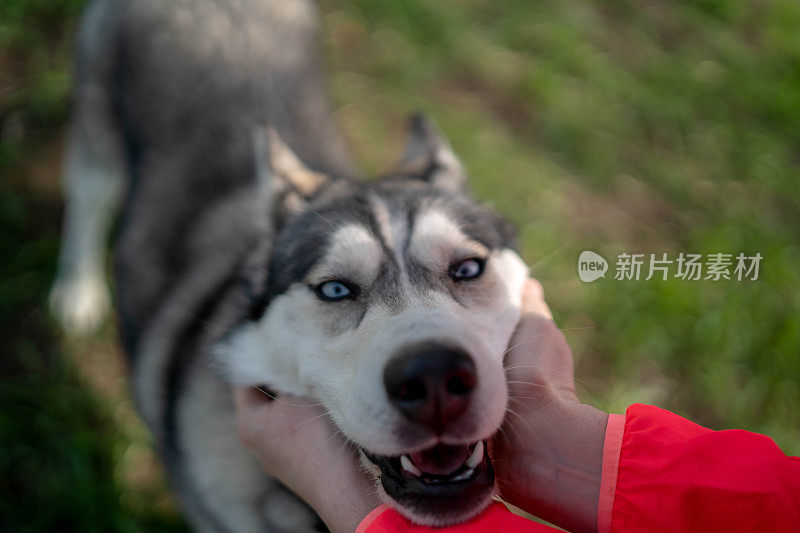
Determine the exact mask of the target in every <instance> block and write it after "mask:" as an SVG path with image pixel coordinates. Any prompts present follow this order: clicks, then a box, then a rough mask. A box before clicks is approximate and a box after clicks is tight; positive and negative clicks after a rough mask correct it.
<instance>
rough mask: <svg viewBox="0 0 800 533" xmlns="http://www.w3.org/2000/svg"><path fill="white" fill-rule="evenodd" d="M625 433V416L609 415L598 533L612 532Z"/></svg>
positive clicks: (598, 506)
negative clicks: (613, 510)
mask: <svg viewBox="0 0 800 533" xmlns="http://www.w3.org/2000/svg"><path fill="white" fill-rule="evenodd" d="M624 432H625V415H613V414H611V415H608V423H607V424H606V437H605V443H604V444H603V470H602V474H601V477H600V500H599V502H598V504H597V533H610V532H611V510H612V509H613V508H614V494H615V493H616V491H617V472H618V471H619V454H620V450H621V449H622V434H623V433H624Z"/></svg>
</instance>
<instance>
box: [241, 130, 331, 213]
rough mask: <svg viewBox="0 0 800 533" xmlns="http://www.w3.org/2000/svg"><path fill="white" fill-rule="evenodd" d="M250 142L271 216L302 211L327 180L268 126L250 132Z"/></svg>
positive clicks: (258, 181)
mask: <svg viewBox="0 0 800 533" xmlns="http://www.w3.org/2000/svg"><path fill="white" fill-rule="evenodd" d="M253 145H254V154H255V169H256V178H257V183H258V187H259V191H260V193H261V195H262V197H263V201H264V202H265V204H266V207H267V209H268V211H269V212H270V213H271V214H272V215H273V216H278V217H280V218H284V217H285V216H286V215H290V214H292V213H296V212H298V211H301V210H303V209H304V208H305V207H306V206H307V205H308V201H309V200H310V199H311V198H312V197H313V196H314V195H315V194H316V193H317V191H319V190H320V189H321V188H322V187H324V186H325V185H326V184H327V183H328V182H329V180H330V179H329V178H328V176H327V175H325V174H322V173H321V172H316V171H314V170H311V169H310V168H308V167H307V166H306V165H305V164H304V163H303V162H302V161H301V160H300V158H299V157H297V154H295V153H294V152H293V151H292V149H291V148H289V146H288V145H287V144H286V143H285V142H284V141H283V139H281V137H280V135H278V132H277V131H276V130H275V128H273V127H271V126H260V127H257V128H256V129H255V130H254V131H253Z"/></svg>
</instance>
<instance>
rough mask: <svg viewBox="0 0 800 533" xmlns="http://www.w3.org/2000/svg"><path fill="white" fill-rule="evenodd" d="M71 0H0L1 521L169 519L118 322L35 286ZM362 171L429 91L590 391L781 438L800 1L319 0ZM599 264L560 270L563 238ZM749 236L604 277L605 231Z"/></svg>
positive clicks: (678, 240)
mask: <svg viewBox="0 0 800 533" xmlns="http://www.w3.org/2000/svg"><path fill="white" fill-rule="evenodd" d="M83 3H84V2H83V1H82V0H3V1H2V2H0V350H2V357H0V372H2V381H1V382H0V405H1V406H2V411H0V530H2V531H43V530H50V529H56V528H59V529H62V530H82V531H106V530H118V531H136V530H148V531H149V530H154V531H159V530H164V531H166V530H169V531H175V530H182V529H184V528H185V526H184V525H183V524H182V521H181V519H180V515H179V512H178V511H177V509H176V506H175V504H174V501H173V500H172V498H171V497H170V495H169V492H168V489H167V487H166V483H165V481H164V479H163V474H161V472H160V469H159V467H158V463H157V460H156V459H155V457H154V456H153V454H152V452H151V451H150V440H149V437H148V436H147V433H146V431H144V429H143V428H142V426H141V425H140V424H139V423H138V421H137V419H136V417H135V415H134V413H133V411H132V408H131V405H130V401H129V400H128V395H127V386H126V384H125V377H124V375H125V370H124V365H123V364H122V362H121V358H120V353H119V348H118V346H117V343H116V337H115V333H114V328H113V325H112V324H109V325H107V326H106V328H105V329H104V331H103V332H101V333H100V334H98V335H97V336H95V337H93V338H91V339H65V338H64V337H63V336H62V334H61V333H60V332H59V331H58V329H57V328H56V327H55V325H54V324H53V322H52V320H51V319H50V318H49V317H48V314H47V312H46V295H47V290H48V287H49V285H50V282H51V279H52V276H53V272H54V260H55V256H56V252H57V240H58V227H59V220H60V215H61V211H62V204H61V199H60V194H59V185H58V178H59V176H58V175H59V164H60V157H61V150H62V140H63V126H64V123H65V120H66V119H67V117H68V113H69V91H70V80H71V66H70V58H71V51H72V44H73V34H74V29H75V25H76V21H77V17H78V15H79V13H80V11H81V8H82V5H83ZM321 10H322V13H323V17H322V20H323V27H324V52H325V54H326V56H327V59H328V67H329V71H330V73H331V81H330V90H331V94H332V97H333V102H334V105H335V109H336V114H337V116H338V118H339V120H340V122H341V124H342V125H343V127H344V128H345V130H346V132H347V135H348V137H349V138H350V140H351V144H352V146H353V149H354V151H355V152H356V154H357V156H358V157H359V159H360V161H361V162H362V163H363V166H364V168H365V169H367V170H369V171H371V172H378V171H380V170H383V169H385V168H387V167H388V166H389V165H390V164H391V163H392V162H393V161H394V160H395V158H396V157H397V155H398V153H399V150H400V147H401V144H402V131H403V130H402V128H403V124H404V119H405V117H406V115H407V114H408V113H409V112H411V111H412V110H415V109H422V110H425V111H427V112H428V113H430V114H431V115H433V116H434V117H435V118H436V119H437V120H438V121H439V123H440V125H441V126H442V129H443V130H444V131H445V132H446V133H447V135H448V136H449V138H450V140H451V141H452V143H453V145H454V147H455V148H456V151H457V152H458V153H459V154H460V155H461V156H462V158H463V159H464V161H465V163H466V166H467V168H468V169H469V170H470V173H471V182H472V185H473V187H474V189H475V192H476V194H477V195H478V197H479V198H481V199H482V200H485V201H487V202H489V203H491V204H493V205H494V206H495V207H496V208H497V209H498V210H500V211H501V212H503V213H505V214H506V215H508V216H509V217H510V218H511V219H512V220H513V221H514V222H515V223H516V224H517V226H518V227H519V229H520V235H521V243H522V250H523V255H524V257H525V259H526V260H527V261H528V262H529V263H530V264H531V265H533V273H534V275H536V276H537V277H538V278H539V279H541V280H542V282H543V284H544V287H545V290H546V292H547V296H548V298H549V301H550V303H551V305H552V307H553V310H554V312H555V315H556V319H557V321H558V323H559V325H560V326H561V327H563V328H565V329H566V330H567V337H568V339H569V341H570V343H571V344H572V346H573V348H574V351H575V354H576V358H577V360H578V370H577V374H578V376H579V378H580V379H581V383H580V385H579V387H580V393H581V395H582V397H583V398H584V400H585V401H588V402H591V403H593V404H595V405H597V406H599V407H601V408H604V409H606V410H610V411H615V412H623V411H624V409H625V407H626V406H627V405H628V404H630V403H632V402H636V401H640V402H649V403H655V404H658V405H660V406H663V407H666V408H668V409H671V410H674V411H676V412H678V413H680V414H683V415H686V416H689V417H690V418H692V419H694V420H696V421H698V422H699V423H702V424H705V425H708V426H710V427H712V428H715V429H722V428H730V427H738V428H745V429H749V430H753V431H758V432H763V433H767V434H769V435H770V436H772V437H773V438H774V439H775V440H776V441H777V442H778V444H779V445H780V446H781V447H782V448H783V449H784V451H786V452H787V453H791V454H795V455H796V454H800V432H798V428H800V291H799V290H798V287H800V268H798V262H800V242H799V241H800V239H799V238H798V235H799V233H798V230H799V229H800V170H799V169H800V3H798V2H797V1H796V0H775V1H758V2H755V1H753V2H741V1H737V0H692V1H690V0H684V1H676V2H666V1H662V0H644V1H634V0H611V1H599V0H598V1H592V0H539V1H537V2H530V1H524V0H509V1H505V2H492V1H491V0H453V1H450V2H438V1H436V0H414V1H411V0H403V1H396V2H383V1H380V0H348V1H345V0H323V1H322V2H321ZM586 249H588V250H593V251H595V252H598V253H600V254H601V255H604V256H605V257H606V258H607V259H609V260H610V262H612V265H611V268H612V270H611V271H610V272H609V274H611V275H609V276H607V278H606V279H603V280H599V281H597V282H594V283H592V284H583V283H581V282H580V281H579V279H578V277H577V272H576V263H577V257H578V255H579V254H580V252H581V251H582V250H586ZM623 252H626V253H647V254H649V253H656V254H661V253H664V252H667V253H669V254H670V255H671V256H673V257H674V256H676V255H677V254H678V253H679V252H684V253H704V254H705V253H716V252H725V253H733V254H736V253H739V252H745V253H746V254H748V255H752V254H755V253H756V252H758V253H760V254H761V255H762V256H763V257H764V259H763V262H762V265H761V272H760V276H759V279H758V281H749V282H736V281H721V282H711V281H691V282H690V281H680V280H669V281H655V280H653V281H649V282H648V281H642V280H640V281H615V280H614V279H613V261H614V258H615V257H616V256H617V254H619V253H623Z"/></svg>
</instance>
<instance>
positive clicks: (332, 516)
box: [234, 388, 380, 532]
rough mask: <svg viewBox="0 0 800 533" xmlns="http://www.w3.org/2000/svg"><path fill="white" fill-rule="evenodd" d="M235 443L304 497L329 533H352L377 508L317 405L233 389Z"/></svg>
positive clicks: (350, 453)
mask: <svg viewBox="0 0 800 533" xmlns="http://www.w3.org/2000/svg"><path fill="white" fill-rule="evenodd" d="M234 399H235V402H236V412H237V420H238V429H239V438H240V440H241V441H242V442H243V443H244V445H245V446H247V448H249V449H250V450H251V451H252V452H253V453H254V454H255V456H256V457H257V458H258V459H259V461H260V462H261V464H262V465H263V466H264V469H265V470H266V471H267V472H268V473H269V474H270V475H272V476H274V477H275V478H277V479H278V480H279V481H281V482H282V483H283V484H284V485H286V486H287V487H288V488H289V489H291V490H292V491H293V492H294V493H295V494H297V495H298V496H300V497H301V498H303V499H304V500H305V501H306V502H307V503H308V504H309V505H311V507H312V508H313V509H314V510H315V511H317V513H318V514H319V516H320V517H321V518H322V520H323V521H324V522H325V524H326V525H327V526H328V528H329V529H330V530H331V531H333V532H344V531H347V532H352V531H355V529H356V527H357V526H358V524H359V523H360V522H361V520H363V519H364V517H365V516H366V515H367V514H369V512H370V511H372V510H373V509H375V508H376V507H377V506H378V505H379V503H380V502H379V501H378V497H377V491H376V490H375V486H374V484H373V483H372V482H370V481H369V480H368V479H367V476H366V475H365V474H364V472H363V471H362V470H361V468H360V467H359V462H358V456H357V453H358V452H357V451H355V450H354V449H353V447H351V446H349V445H348V444H347V443H346V442H345V441H344V439H343V438H342V436H341V435H340V434H339V433H338V431H337V430H336V428H335V427H334V425H333V423H332V422H331V420H330V419H329V418H328V416H327V415H326V414H325V412H324V411H323V410H322V409H320V407H319V404H315V403H311V402H309V401H307V400H304V399H302V398H297V397H294V396H288V395H281V396H280V397H279V398H275V399H272V397H271V396H268V395H267V394H266V393H264V392H262V391H261V390H259V389H257V388H237V389H235V390H234Z"/></svg>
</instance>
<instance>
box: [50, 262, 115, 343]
mask: <svg viewBox="0 0 800 533" xmlns="http://www.w3.org/2000/svg"><path fill="white" fill-rule="evenodd" d="M110 309H111V295H110V294H109V291H108V287H107V286H106V283H105V281H104V280H103V279H102V277H101V276H90V275H84V276H75V277H69V278H66V279H57V280H56V282H55V284H54V285H53V288H52V290H51V291H50V312H51V313H53V315H54V316H55V317H56V319H57V320H58V321H59V323H60V324H61V327H63V328H64V331H66V332H67V333H68V334H70V335H86V334H89V333H92V332H93V331H95V330H97V328H98V327H100V325H101V324H102V323H103V319H104V318H105V317H106V315H107V314H108V312H109V310H110Z"/></svg>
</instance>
